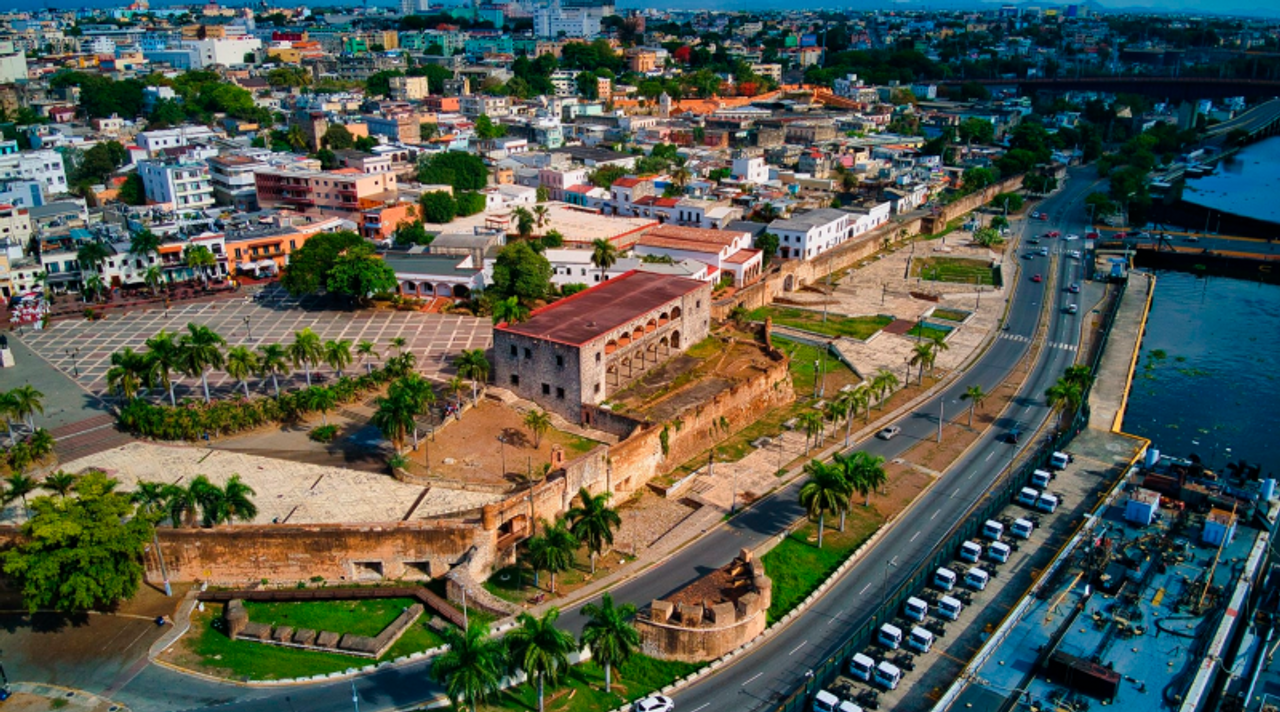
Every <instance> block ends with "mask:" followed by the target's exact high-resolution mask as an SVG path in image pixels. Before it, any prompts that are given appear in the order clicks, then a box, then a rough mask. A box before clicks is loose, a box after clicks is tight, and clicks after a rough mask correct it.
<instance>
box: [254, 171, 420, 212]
mask: <svg viewBox="0 0 1280 712" xmlns="http://www.w3.org/2000/svg"><path fill="white" fill-rule="evenodd" d="M254 180H255V182H256V185H257V189H258V205H259V206H261V207H262V208H263V209H267V208H282V207H289V208H295V209H298V210H305V211H310V210H314V211H318V212H320V213H322V214H330V215H334V214H340V215H348V216H350V215H353V214H355V213H359V212H360V211H362V210H367V209H369V208H374V207H377V206H378V205H380V204H382V203H383V202H385V201H386V199H387V198H388V197H389V196H390V195H391V194H394V193H395V191H396V189H397V186H396V176H395V174H394V173H390V172H387V173H362V172H360V171H359V170H358V169H355V168H341V169H339V170H336V171H307V170H299V169H289V168H267V169H264V170H259V171H257V172H256V173H255V174H254Z"/></svg>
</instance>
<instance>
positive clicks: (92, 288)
mask: <svg viewBox="0 0 1280 712" xmlns="http://www.w3.org/2000/svg"><path fill="white" fill-rule="evenodd" d="M106 288H107V285H106V283H104V282H103V281H102V277H100V276H99V275H96V274H91V275H89V276H88V277H86V278H85V280H84V294H85V297H84V300H85V302H86V303H87V302H88V301H89V295H90V294H92V295H93V300H94V301H95V302H96V301H98V299H100V298H101V297H102V292H103V291H104V290H105V289H106Z"/></svg>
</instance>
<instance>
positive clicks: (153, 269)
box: [142, 265, 164, 297]
mask: <svg viewBox="0 0 1280 712" xmlns="http://www.w3.org/2000/svg"><path fill="white" fill-rule="evenodd" d="M142 281H143V282H146V284H147V286H148V287H151V296H153V297H154V296H156V295H157V294H159V293H160V283H161V282H163V281H164V270H162V269H160V265H151V266H150V267H147V271H146V272H144V273H143V274H142Z"/></svg>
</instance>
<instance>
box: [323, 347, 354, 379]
mask: <svg viewBox="0 0 1280 712" xmlns="http://www.w3.org/2000/svg"><path fill="white" fill-rule="evenodd" d="M324 362H325V363H326V364H328V366H329V368H332V369H333V370H335V371H337V372H338V378H342V369H344V368H346V367H347V366H350V365H351V340H350V339H338V340H336V341H335V340H333V339H330V340H329V341H326V342H324Z"/></svg>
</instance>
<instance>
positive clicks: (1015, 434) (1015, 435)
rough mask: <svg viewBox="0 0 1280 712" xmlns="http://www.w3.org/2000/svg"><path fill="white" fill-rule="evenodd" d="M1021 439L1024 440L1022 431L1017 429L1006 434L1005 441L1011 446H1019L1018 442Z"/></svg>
mask: <svg viewBox="0 0 1280 712" xmlns="http://www.w3.org/2000/svg"><path fill="white" fill-rule="evenodd" d="M1021 439H1022V431H1021V430H1019V429H1018V428H1016V427H1015V428H1013V429H1012V430H1010V431H1009V432H1007V433H1005V434H1004V441H1005V442H1007V443H1009V444H1010V445H1017V444H1018V441H1019V440H1021Z"/></svg>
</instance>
